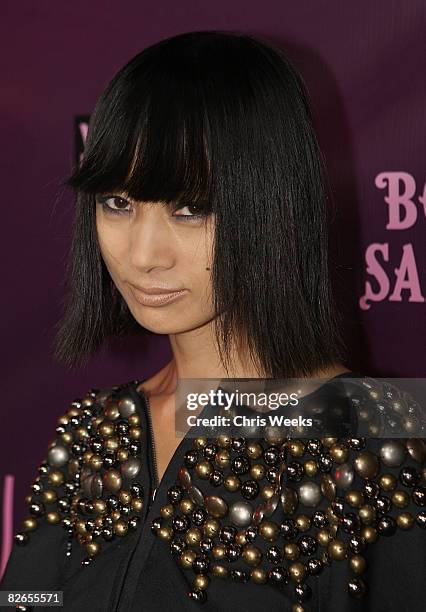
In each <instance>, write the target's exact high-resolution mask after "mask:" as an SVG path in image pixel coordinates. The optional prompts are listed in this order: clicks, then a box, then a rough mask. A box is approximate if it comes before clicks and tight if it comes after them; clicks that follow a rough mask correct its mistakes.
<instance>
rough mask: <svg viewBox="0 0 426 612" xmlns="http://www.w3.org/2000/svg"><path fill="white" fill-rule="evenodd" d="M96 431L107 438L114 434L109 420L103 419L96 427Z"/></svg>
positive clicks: (113, 428)
mask: <svg viewBox="0 0 426 612" xmlns="http://www.w3.org/2000/svg"><path fill="white" fill-rule="evenodd" d="M98 432H99V434H100V435H101V436H102V437H103V438H109V437H110V436H112V435H114V432H115V427H114V423H111V422H110V421H103V422H102V423H101V424H100V425H99V427H98Z"/></svg>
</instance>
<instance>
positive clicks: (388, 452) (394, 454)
mask: <svg viewBox="0 0 426 612" xmlns="http://www.w3.org/2000/svg"><path fill="white" fill-rule="evenodd" d="M405 452H406V450H405V448H404V446H403V445H402V444H401V442H398V441H397V440H388V441H386V442H384V443H383V444H382V446H381V448H380V458H381V460H382V462H383V463H384V464H385V465H387V466H388V467H397V466H399V465H401V464H402V462H403V461H404V459H405Z"/></svg>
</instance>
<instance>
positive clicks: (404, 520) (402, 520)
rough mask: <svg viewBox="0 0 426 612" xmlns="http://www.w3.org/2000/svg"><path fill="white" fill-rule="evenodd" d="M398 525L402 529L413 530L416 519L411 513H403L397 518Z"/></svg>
mask: <svg viewBox="0 0 426 612" xmlns="http://www.w3.org/2000/svg"><path fill="white" fill-rule="evenodd" d="M396 523H397V525H398V527H399V528H400V529H411V527H412V526H413V524H414V517H413V516H412V515H411V514H410V513H409V512H401V514H399V515H398V516H397V517H396Z"/></svg>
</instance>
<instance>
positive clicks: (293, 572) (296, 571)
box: [288, 561, 306, 583]
mask: <svg viewBox="0 0 426 612" xmlns="http://www.w3.org/2000/svg"><path fill="white" fill-rule="evenodd" d="M288 571H289V574H290V577H291V579H292V580H294V582H297V583H299V582H302V581H303V579H304V577H305V575H306V567H305V566H304V565H303V563H300V561H296V562H295V563H291V564H290V566H289V568H288Z"/></svg>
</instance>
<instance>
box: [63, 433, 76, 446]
mask: <svg viewBox="0 0 426 612" xmlns="http://www.w3.org/2000/svg"><path fill="white" fill-rule="evenodd" d="M73 439H74V437H73V435H72V433H71V432H70V431H66V432H65V433H63V434H62V435H61V440H62V442H63V444H72V442H73Z"/></svg>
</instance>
